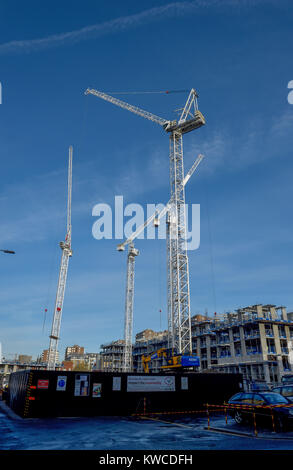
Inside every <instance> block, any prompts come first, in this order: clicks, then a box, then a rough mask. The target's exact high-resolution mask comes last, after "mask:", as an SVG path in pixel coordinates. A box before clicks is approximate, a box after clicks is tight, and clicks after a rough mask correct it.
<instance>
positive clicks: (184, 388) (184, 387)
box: [181, 377, 188, 390]
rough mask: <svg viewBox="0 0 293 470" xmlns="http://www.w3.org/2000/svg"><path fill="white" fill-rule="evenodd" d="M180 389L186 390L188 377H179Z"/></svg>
mask: <svg viewBox="0 0 293 470" xmlns="http://www.w3.org/2000/svg"><path fill="white" fill-rule="evenodd" d="M181 390H188V377H181Z"/></svg>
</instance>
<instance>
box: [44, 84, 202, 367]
mask: <svg viewBox="0 0 293 470" xmlns="http://www.w3.org/2000/svg"><path fill="white" fill-rule="evenodd" d="M182 91H186V90H173V91H166V92H164V93H166V94H168V93H176V92H182ZM130 93H136V92H129V94H130ZM144 93H151V92H144ZM152 93H153V92H152ZM157 93H162V92H157ZM85 94H86V95H88V94H91V95H94V96H97V97H98V98H101V99H103V100H105V101H108V102H110V103H112V104H115V105H116V106H119V107H121V108H123V109H126V110H128V111H130V112H132V113H134V114H137V115H138V116H141V117H144V118H145V119H148V120H150V121H152V122H154V123H156V124H159V125H160V126H161V127H162V128H163V129H164V130H165V131H166V132H167V133H168V134H169V136H170V137H169V141H170V143H169V159H170V200H169V202H168V203H167V204H166V206H165V207H164V209H162V210H161V211H160V212H158V211H155V212H154V214H152V215H151V216H150V217H149V218H148V219H147V220H146V221H145V222H144V224H142V225H141V226H140V227H139V228H138V229H137V230H136V231H135V232H133V233H132V235H131V236H130V237H129V238H128V239H127V240H125V241H124V242H123V243H120V244H119V245H118V247H117V249H118V251H124V250H125V247H126V246H127V245H128V256H127V278H126V296H125V313H124V342H125V346H124V353H123V370H124V371H125V372H130V371H131V370H132V332H133V306H134V274H135V258H136V256H138V255H139V251H138V250H137V249H136V248H135V246H134V240H135V239H136V237H138V235H139V234H140V233H141V232H142V231H143V230H144V229H145V228H146V227H147V226H148V225H149V224H150V223H153V224H154V225H155V226H158V225H159V223H160V219H161V218H162V217H164V216H165V215H166V240H167V306H168V334H169V336H168V348H170V350H172V351H173V352H174V358H175V357H176V358H179V357H186V356H188V355H192V342H191V314H190V287H189V266H188V256H187V245H186V232H187V230H186V214H185V185H186V183H187V181H188V180H189V178H190V177H191V176H192V174H193V173H194V171H195V170H196V168H197V167H198V165H199V163H200V162H201V160H202V159H203V155H201V154H200V155H198V157H197V159H196V160H195V162H194V164H193V165H192V167H191V168H190V170H189V172H188V173H187V174H186V175H184V165H183V135H184V134H186V133H188V132H191V131H193V130H196V129H198V128H200V127H201V126H203V125H204V124H205V119H204V117H203V115H202V114H201V112H200V111H199V109H198V103H197V98H198V95H197V93H196V91H195V89H193V88H192V89H191V91H190V93H189V95H188V98H187V101H186V103H185V106H184V108H183V110H182V111H181V115H180V118H179V120H178V121H177V120H166V119H163V118H161V117H159V116H156V115H155V114H153V113H150V112H148V111H144V110H143V109H141V108H139V107H137V106H133V105H131V104H129V103H126V102H125V101H122V100H120V99H117V98H114V97H113V96H111V95H109V94H107V93H104V92H101V91H97V90H94V89H89V88H88V89H87V90H86V91H85ZM113 94H114V93H113ZM71 193H72V147H71V146H70V147H69V165H68V200H67V232H66V237H65V241H64V242H60V247H61V249H62V257H61V265H60V271H59V278H58V285H57V294H56V301H55V307H54V314H53V321H52V329H51V334H50V344H49V354H48V364H47V368H48V369H49V370H54V369H55V367H56V363H57V349H58V341H59V338H60V327H61V317H62V308H63V301H64V294H65V288H66V279H67V272H68V263H69V258H70V257H71V256H72V249H71ZM165 354H166V353H165V351H164V355H165ZM177 362H178V361H177V359H176V363H177Z"/></svg>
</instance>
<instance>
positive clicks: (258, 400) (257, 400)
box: [253, 395, 265, 405]
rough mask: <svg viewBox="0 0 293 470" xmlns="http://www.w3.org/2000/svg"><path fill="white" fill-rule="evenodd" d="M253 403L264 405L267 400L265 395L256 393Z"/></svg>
mask: <svg viewBox="0 0 293 470" xmlns="http://www.w3.org/2000/svg"><path fill="white" fill-rule="evenodd" d="M253 404H254V405H264V404H265V400H264V399H263V397H262V396H261V395H254V397H253Z"/></svg>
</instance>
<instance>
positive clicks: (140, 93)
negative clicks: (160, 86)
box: [105, 90, 189, 95]
mask: <svg viewBox="0 0 293 470" xmlns="http://www.w3.org/2000/svg"><path fill="white" fill-rule="evenodd" d="M188 91H189V90H165V91H107V92H105V93H107V94H108V95H145V94H165V95H170V94H171V93H187V92H188Z"/></svg>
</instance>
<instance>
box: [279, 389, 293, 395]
mask: <svg viewBox="0 0 293 470" xmlns="http://www.w3.org/2000/svg"><path fill="white" fill-rule="evenodd" d="M282 395H283V396H284V397H292V396H293V387H284V388H283V393H282Z"/></svg>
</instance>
